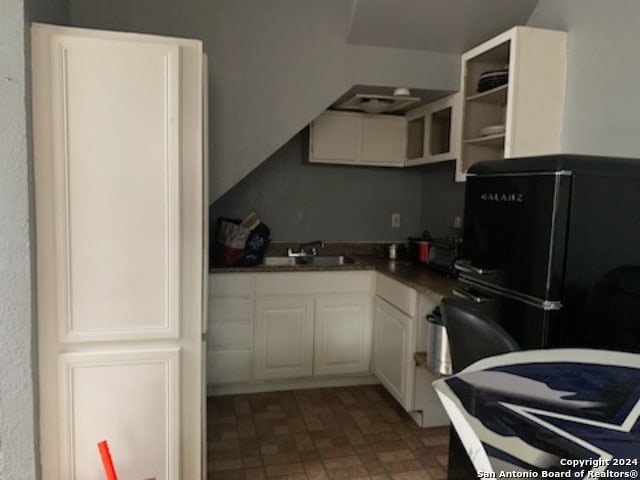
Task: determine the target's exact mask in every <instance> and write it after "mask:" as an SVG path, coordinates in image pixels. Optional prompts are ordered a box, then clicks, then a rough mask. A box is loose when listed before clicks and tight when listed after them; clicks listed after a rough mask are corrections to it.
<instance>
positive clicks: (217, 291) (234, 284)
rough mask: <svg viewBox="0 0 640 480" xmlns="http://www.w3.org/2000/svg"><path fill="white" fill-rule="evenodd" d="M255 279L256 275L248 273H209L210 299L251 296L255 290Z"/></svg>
mask: <svg viewBox="0 0 640 480" xmlns="http://www.w3.org/2000/svg"><path fill="white" fill-rule="evenodd" d="M254 280H255V277H254V275H251V274H247V273H216V274H212V275H209V299H213V298H219V297H251V296H253V293H254V291H255V281H254ZM210 301H211V300H210Z"/></svg>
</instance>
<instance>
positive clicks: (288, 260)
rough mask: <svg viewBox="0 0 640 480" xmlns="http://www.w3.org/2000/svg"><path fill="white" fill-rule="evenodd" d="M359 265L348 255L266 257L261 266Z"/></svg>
mask: <svg viewBox="0 0 640 480" xmlns="http://www.w3.org/2000/svg"><path fill="white" fill-rule="evenodd" d="M356 263H358V261H357V260H356V259H355V258H354V257H349V256H346V255H317V256H311V257H264V258H263V259H262V262H261V263H260V264H261V265H264V266H265V267H295V266H299V267H303V266H318V267H333V266H339V265H353V264H356Z"/></svg>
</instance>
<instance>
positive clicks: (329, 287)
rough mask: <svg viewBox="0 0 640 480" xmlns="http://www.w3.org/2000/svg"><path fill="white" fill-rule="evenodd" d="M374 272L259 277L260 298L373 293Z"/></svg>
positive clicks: (265, 274)
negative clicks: (269, 296) (266, 296)
mask: <svg viewBox="0 0 640 480" xmlns="http://www.w3.org/2000/svg"><path fill="white" fill-rule="evenodd" d="M372 290H373V272H371V271H357V272H300V273H297V272H296V273H264V274H257V275H256V295H307V294H311V295H313V294H319V293H368V292H369V293H370V292H371V291H372Z"/></svg>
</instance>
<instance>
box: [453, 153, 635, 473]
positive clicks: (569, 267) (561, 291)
mask: <svg viewBox="0 0 640 480" xmlns="http://www.w3.org/2000/svg"><path fill="white" fill-rule="evenodd" d="M455 268H456V270H457V271H458V273H459V283H458V286H457V288H456V289H455V290H454V294H455V295H458V296H461V297H465V298H467V299H470V300H472V301H473V302H474V303H476V304H480V305H482V306H483V308H485V309H486V311H487V313H488V314H489V315H490V316H491V317H492V318H493V319H494V320H496V321H497V322H498V323H499V324H501V325H502V327H503V328H504V329H505V330H506V331H507V332H509V333H510V334H511V336H512V337H513V338H514V339H515V340H516V342H517V343H518V344H519V346H520V348H521V349H534V348H552V347H590V348H606V349H612V350H623V351H631V352H640V159H624V158H614V157H595V156H582V155H550V156H542V157H526V158H516V159H509V160H497V161H490V162H481V163H478V164H476V165H474V166H472V167H471V168H470V169H469V172H468V175H467V182H466V187H465V205H464V232H463V248H462V255H461V258H460V259H459V260H458V261H457V262H456V264H455ZM448 473H449V478H450V479H456V478H457V479H466V478H469V479H470V478H476V474H475V470H474V469H473V467H472V466H471V462H470V461H469V460H468V458H467V456H466V453H465V452H464V448H463V447H462V445H461V443H460V441H459V439H458V438H457V436H456V434H455V432H454V431H453V430H452V433H451V445H450V451H449V472H448Z"/></svg>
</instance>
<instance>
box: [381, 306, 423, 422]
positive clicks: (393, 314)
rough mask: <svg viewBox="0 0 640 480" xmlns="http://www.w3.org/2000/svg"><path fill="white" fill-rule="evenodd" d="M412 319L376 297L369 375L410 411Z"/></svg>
mask: <svg viewBox="0 0 640 480" xmlns="http://www.w3.org/2000/svg"><path fill="white" fill-rule="evenodd" d="M412 325H413V319H412V318H411V317H409V316H407V315H406V314H404V313H403V312H401V311H400V310H398V309H397V308H395V307H394V306H393V305H391V304H390V303H388V302H386V301H385V300H382V299H381V298H379V297H378V298H376V302H375V313H374V316H373V373H374V375H375V376H376V377H377V378H378V380H380V382H381V383H382V384H383V385H384V386H385V387H386V388H387V390H388V391H389V392H390V393H391V394H392V395H393V396H394V397H395V399H396V400H398V402H400V404H401V405H402V406H403V407H404V408H405V409H407V410H410V409H411V408H412V403H413V402H412V398H413V382H411V381H410V378H409V376H410V375H412V374H413V371H412V369H411V368H410V367H411V362H412V356H413V350H412V348H411V338H412V335H411V333H412V332H411V328H412Z"/></svg>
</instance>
